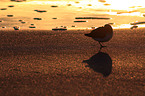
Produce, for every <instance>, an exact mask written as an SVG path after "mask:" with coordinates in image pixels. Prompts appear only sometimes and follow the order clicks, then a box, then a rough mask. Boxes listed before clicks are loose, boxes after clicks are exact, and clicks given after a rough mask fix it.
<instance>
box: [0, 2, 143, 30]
mask: <svg viewBox="0 0 145 96" xmlns="http://www.w3.org/2000/svg"><path fill="white" fill-rule="evenodd" d="M15 1H17V0H15ZM15 1H10V0H1V1H0V9H1V10H0V21H1V22H0V29H1V30H6V29H13V27H14V26H20V28H21V29H32V27H31V26H35V28H33V29H44V30H51V29H52V28H56V27H64V26H66V27H67V28H68V29H90V28H91V27H100V26H103V25H104V24H107V23H111V24H113V25H112V26H113V27H114V28H131V27H132V26H133V25H131V24H130V23H132V22H136V21H138V22H143V21H144V19H145V17H144V16H143V14H144V9H145V6H144V5H143V1H140V2H139V1H137V0H132V1H130V0H128V1H125V0H122V1H120V0H113V1H112V2H111V1H110V0H106V2H105V0H79V2H77V0H69V1H68V0H26V1H25V0H24V1H23V2H15ZM116 1H117V2H116ZM10 5H13V7H11V6H10ZM122 6H123V7H122ZM37 10H38V11H37ZM40 11H45V12H40ZM7 15H13V16H12V17H8V16H7ZM76 17H97V18H101V19H75V18H76ZM34 18H40V19H34ZM103 18H110V19H103ZM20 20H22V21H20ZM76 20H79V21H80V20H84V21H86V22H74V21H76ZM32 24H33V25H32ZM144 26H145V25H144V23H143V24H138V27H144ZM2 27H4V28H2ZM30 27H31V28H30Z"/></svg>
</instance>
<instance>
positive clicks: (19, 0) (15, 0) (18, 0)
mask: <svg viewBox="0 0 145 96" xmlns="http://www.w3.org/2000/svg"><path fill="white" fill-rule="evenodd" d="M11 1H14V2H23V1H26V0H11Z"/></svg>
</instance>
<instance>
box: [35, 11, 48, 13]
mask: <svg viewBox="0 0 145 96" xmlns="http://www.w3.org/2000/svg"><path fill="white" fill-rule="evenodd" d="M34 11H36V12H39V13H43V12H47V11H46V10H34Z"/></svg>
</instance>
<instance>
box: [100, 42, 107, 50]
mask: <svg viewBox="0 0 145 96" xmlns="http://www.w3.org/2000/svg"><path fill="white" fill-rule="evenodd" d="M99 44H100V46H101V47H100V50H101V49H102V48H103V47H107V46H103V45H102V44H101V42H99Z"/></svg>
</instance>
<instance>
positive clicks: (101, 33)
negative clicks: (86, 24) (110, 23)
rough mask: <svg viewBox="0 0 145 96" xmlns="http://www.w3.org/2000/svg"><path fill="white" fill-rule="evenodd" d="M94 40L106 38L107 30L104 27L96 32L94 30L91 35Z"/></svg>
mask: <svg viewBox="0 0 145 96" xmlns="http://www.w3.org/2000/svg"><path fill="white" fill-rule="evenodd" d="M89 35H90V36H91V37H92V38H103V37H105V36H106V30H105V28H104V27H99V28H97V29H95V30H92V31H91V33H90V34H89Z"/></svg>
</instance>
